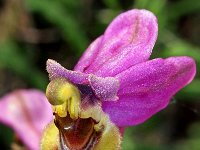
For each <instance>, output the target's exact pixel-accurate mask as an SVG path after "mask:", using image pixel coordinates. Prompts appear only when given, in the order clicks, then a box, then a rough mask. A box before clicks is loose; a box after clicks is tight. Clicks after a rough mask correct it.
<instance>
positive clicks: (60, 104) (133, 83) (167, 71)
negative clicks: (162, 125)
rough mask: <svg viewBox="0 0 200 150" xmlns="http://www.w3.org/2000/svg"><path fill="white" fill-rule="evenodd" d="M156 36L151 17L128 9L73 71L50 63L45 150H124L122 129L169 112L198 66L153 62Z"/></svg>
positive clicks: (183, 60)
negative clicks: (50, 116) (51, 118)
mask: <svg viewBox="0 0 200 150" xmlns="http://www.w3.org/2000/svg"><path fill="white" fill-rule="evenodd" d="M157 33H158V26H157V19H156V17H155V16H154V15H153V14H152V13H151V12H149V11H147V10H137V9H135V10H130V11H127V12H125V13H122V14H120V15H119V16H117V17H116V18H115V19H114V20H113V21H112V22H111V23H110V25H109V26H108V28H107V29H106V31H105V32H104V34H103V35H101V36H100V37H98V38H97V39H96V40H95V41H94V42H93V43H92V44H91V45H90V46H89V47H88V49H87V50H86V51H85V53H84V54H83V56H82V57H81V58H80V60H79V61H78V63H77V65H76V66H75V68H74V70H73V71H71V70H67V69H65V68H64V67H62V66H61V65H60V64H59V63H57V62H56V61H54V60H50V59H49V60H48V61H47V71H48V73H49V78H50V80H51V81H50V83H49V85H48V87H47V90H46V95H47V99H48V101H49V102H50V104H51V105H52V108H53V112H54V121H53V122H51V123H50V124H49V125H48V127H47V128H46V130H45V132H44V135H43V138H42V141H41V143H42V144H41V149H57V148H60V149H64V150H65V149H66V150H67V149H76V150H78V149H85V150H86V149H95V150H103V149H111V150H112V149H113V150H116V149H120V143H121V142H120V141H121V135H120V131H119V129H122V130H123V128H125V127H127V126H132V125H137V124H140V123H142V122H144V121H145V120H147V119H148V118H150V117H151V116H152V115H154V114H155V113H156V112H158V111H160V110H162V109H163V108H165V107H166V106H167V104H168V103H169V101H170V99H171V98H172V96H173V95H174V94H175V93H176V92H177V91H179V90H180V89H181V88H183V87H184V86H186V85H187V84H188V83H190V82H191V81H192V79H193V78H194V75H195V72H196V66H195V62H194V60H193V59H192V58H190V57H187V56H180V57H170V58H166V59H162V58H156V59H152V60H149V58H150V55H151V52H152V49H153V46H154V44H155V41H156V38H157ZM44 109H45V108H44ZM13 126H14V125H13ZM121 133H122V132H121Z"/></svg>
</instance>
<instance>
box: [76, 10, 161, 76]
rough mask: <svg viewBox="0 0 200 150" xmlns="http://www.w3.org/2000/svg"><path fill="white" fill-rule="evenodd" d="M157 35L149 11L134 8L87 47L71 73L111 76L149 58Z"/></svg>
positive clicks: (156, 28) (113, 22)
mask: <svg viewBox="0 0 200 150" xmlns="http://www.w3.org/2000/svg"><path fill="white" fill-rule="evenodd" d="M157 32H158V25H157V19H156V17H155V16H154V15H153V14H152V13H151V12H149V11H147V10H137V9H135V10H130V11H127V12H125V13H122V14H120V15H119V16H117V17H116V18H115V19H114V20H113V21H112V22H111V24H110V25H109V26H108V28H107V29H106V31H105V33H104V34H103V35H102V36H101V37H100V38H98V39H97V40H96V41H95V42H93V43H92V44H91V46H89V48H88V49H87V50H86V51H85V53H84V55H83V56H82V58H81V59H80V62H78V64H77V65H76V67H75V70H79V71H82V72H85V73H93V74H96V75H98V76H102V77H105V76H114V75H116V74H118V73H120V72H121V71H123V70H126V69H127V68H129V67H131V66H133V65H135V64H137V63H141V62H144V61H146V60H148V59H149V57H150V55H151V52H152V49H153V46H154V44H155V41H156V38H157ZM93 52H94V53H93ZM91 53H93V54H92V55H91ZM83 60H84V61H83Z"/></svg>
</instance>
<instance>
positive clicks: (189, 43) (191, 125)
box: [0, 0, 200, 150]
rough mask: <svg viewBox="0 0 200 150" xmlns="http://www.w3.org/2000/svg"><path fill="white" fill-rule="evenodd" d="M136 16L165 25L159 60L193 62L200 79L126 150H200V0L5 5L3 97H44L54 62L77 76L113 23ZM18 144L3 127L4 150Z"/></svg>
mask: <svg viewBox="0 0 200 150" xmlns="http://www.w3.org/2000/svg"><path fill="white" fill-rule="evenodd" d="M133 8H142V9H148V10H151V11H152V12H154V13H155V15H156V16H157V17H158V22H159V36H158V41H157V43H156V45H155V48H154V51H153V55H152V58H155V57H168V56H175V55H188V56H191V57H193V58H194V59H195V60H196V63H197V75H196V77H195V79H194V81H193V82H192V83H191V84H190V85H188V86H187V87H186V88H184V89H183V90H181V91H180V92H179V93H178V94H177V95H176V96H174V98H173V99H172V102H171V104H170V105H169V106H168V108H167V109H165V110H163V111H161V112H159V113H158V114H157V115H156V116H154V117H152V118H151V119H150V120H148V121H147V122H145V123H144V124H141V125H138V126H135V127H129V128H127V130H126V132H125V136H124V139H123V149H124V150H146V149H148V150H168V149H169V148H170V149H171V150H180V149H181V150H188V149H190V150H198V149H200V119H199V118H200V101H199V100H200V88H199V85H200V72H199V69H198V68H200V1H199V0H118V1H117V0H98V1H97V0H96V1H95V0H79V1H78V0H77V1H76V0H1V1H0V96H3V95H4V94H6V93H8V92H10V91H13V90H15V89H19V88H20V89H21V88H37V89H41V90H45V87H46V85H47V84H48V75H47V73H46V71H45V63H46V60H47V59H48V58H52V59H55V60H57V61H58V62H59V63H61V64H62V65H63V66H65V67H66V68H68V69H72V68H73V66H74V65H75V63H76V62H77V60H78V58H79V57H80V56H81V54H82V53H83V51H84V50H85V49H86V48H87V45H89V43H90V42H91V41H93V40H94V39H95V38H96V37H98V36H99V35H101V34H102V33H103V32H104V30H105V28H106V26H107V25H108V23H109V22H110V21H111V20H112V19H113V18H114V17H115V16H117V15H118V14H119V13H121V12H123V11H126V10H129V9H133ZM13 139H14V135H13V132H12V130H11V129H9V128H7V127H5V126H4V125H0V143H1V145H2V146H1V149H2V148H3V149H9V145H10V144H11V143H12V141H13Z"/></svg>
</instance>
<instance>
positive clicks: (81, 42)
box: [26, 0, 88, 55]
mask: <svg viewBox="0 0 200 150" xmlns="http://www.w3.org/2000/svg"><path fill="white" fill-rule="evenodd" d="M26 3H27V6H28V8H29V9H30V10H32V11H34V12H38V13H40V14H41V15H43V16H44V17H45V18H46V19H47V20H48V21H50V22H51V23H53V24H55V25H56V26H57V27H58V28H60V30H61V33H63V37H64V39H65V40H66V41H68V42H70V43H72V44H71V45H73V46H74V47H75V48H76V50H75V51H76V54H78V55H80V54H81V53H82V52H83V50H84V49H85V48H86V46H87V43H88V40H87V38H86V36H85V34H84V31H83V30H82V28H81V25H80V24H79V23H78V22H77V21H76V18H74V16H72V15H71V14H69V12H67V10H66V9H65V7H64V6H63V5H62V4H61V3H60V2H59V1H54V0H27V1H26Z"/></svg>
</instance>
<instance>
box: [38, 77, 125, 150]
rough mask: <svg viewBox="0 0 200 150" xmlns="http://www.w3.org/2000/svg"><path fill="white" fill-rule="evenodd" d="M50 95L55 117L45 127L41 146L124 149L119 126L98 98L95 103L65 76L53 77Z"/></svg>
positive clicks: (78, 149)
mask: <svg viewBox="0 0 200 150" xmlns="http://www.w3.org/2000/svg"><path fill="white" fill-rule="evenodd" d="M86 93H87V94H88V92H86ZM46 96H47V99H48V100H49V102H50V103H51V105H52V107H53V114H54V121H52V122H51V123H50V124H49V125H48V126H47V128H46V130H45V131H44V134H43V138H42V140H41V149H43V150H46V149H50V150H56V149H60V150H102V149H109V150H117V149H120V143H121V135H120V132H119V129H118V128H117V127H116V126H115V125H114V124H113V123H112V122H111V121H110V119H109V117H108V116H107V115H106V114H105V113H104V112H103V111H102V109H101V106H100V103H98V101H97V102H95V103H94V102H93V103H91V102H92V100H91V101H89V100H88V97H87V96H86V95H85V93H82V92H80V91H79V89H78V87H76V86H75V85H73V84H72V83H70V82H69V81H67V80H66V79H64V78H56V79H54V80H52V81H51V82H50V83H49V85H48V87H47V90H46ZM86 97H87V102H85V101H86V100H84V98H86ZM90 98H91V96H90Z"/></svg>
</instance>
